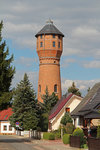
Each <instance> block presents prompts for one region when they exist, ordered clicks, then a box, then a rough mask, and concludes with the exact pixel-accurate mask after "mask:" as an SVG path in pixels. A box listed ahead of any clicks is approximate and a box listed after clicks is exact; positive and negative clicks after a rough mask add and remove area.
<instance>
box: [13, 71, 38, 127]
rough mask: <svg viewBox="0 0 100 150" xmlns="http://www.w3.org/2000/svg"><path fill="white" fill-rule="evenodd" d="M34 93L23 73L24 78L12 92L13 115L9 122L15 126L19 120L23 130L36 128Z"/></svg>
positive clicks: (36, 116) (36, 117)
mask: <svg viewBox="0 0 100 150" xmlns="http://www.w3.org/2000/svg"><path fill="white" fill-rule="evenodd" d="M36 104H37V100H36V94H35V92H34V90H33V88H32V85H31V84H30V82H29V79H28V76H27V74H26V73H25V75H24V79H23V80H21V82H20V83H19V84H18V85H17V88H16V89H15V92H14V100H13V107H12V108H13V112H14V113H13V115H12V116H11V117H10V122H11V125H12V126H13V127H15V125H16V122H19V125H20V127H21V128H22V129H23V130H29V129H36V128H37V124H38V115H37V105H36Z"/></svg>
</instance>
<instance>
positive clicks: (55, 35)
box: [35, 20, 64, 102]
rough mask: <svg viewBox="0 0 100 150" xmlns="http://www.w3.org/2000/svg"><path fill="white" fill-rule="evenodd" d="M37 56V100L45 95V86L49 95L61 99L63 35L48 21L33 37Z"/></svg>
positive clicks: (40, 99)
mask: <svg viewBox="0 0 100 150" xmlns="http://www.w3.org/2000/svg"><path fill="white" fill-rule="evenodd" d="M35 36H36V38H37V53H38V56H39V61H40V64H39V80H38V100H39V101H41V102H42V98H41V95H43V94H44V93H45V89H46V86H47V87H48V91H49V93H50V94H52V92H55V93H56V95H58V98H59V99H60V98H61V95H62V93H61V79H60V57H61V54H62V50H63V37H64V35H63V34H62V33H61V32H60V31H59V30H58V29H57V28H56V27H55V26H54V25H53V22H52V21H51V20H49V21H48V22H47V24H46V25H45V26H44V27H43V28H42V29H41V30H40V31H39V32H38V33H37V34H36V35H35Z"/></svg>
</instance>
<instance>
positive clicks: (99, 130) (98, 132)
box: [97, 125, 100, 138]
mask: <svg viewBox="0 0 100 150" xmlns="http://www.w3.org/2000/svg"><path fill="white" fill-rule="evenodd" d="M97 138H100V125H99V126H98V128H97Z"/></svg>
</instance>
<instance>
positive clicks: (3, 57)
mask: <svg viewBox="0 0 100 150" xmlns="http://www.w3.org/2000/svg"><path fill="white" fill-rule="evenodd" d="M2 28H3V22H2V21H1V23H0V109H5V108H6V106H8V105H9V104H10V101H11V98H12V91H11V89H10V86H11V82H12V79H13V75H14V73H15V68H13V66H12V65H11V63H12V61H13V55H12V56H11V57H8V56H9V49H8V47H6V42H5V41H2Z"/></svg>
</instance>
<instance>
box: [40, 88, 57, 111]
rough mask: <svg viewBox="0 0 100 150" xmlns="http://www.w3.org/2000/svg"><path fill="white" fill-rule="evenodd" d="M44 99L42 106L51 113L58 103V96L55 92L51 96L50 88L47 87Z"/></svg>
mask: <svg viewBox="0 0 100 150" xmlns="http://www.w3.org/2000/svg"><path fill="white" fill-rule="evenodd" d="M42 99H43V103H42V106H43V108H44V109H45V111H46V112H48V113H49V112H50V111H51V109H52V108H53V107H54V106H55V104H56V103H57V101H58V96H56V94H55V93H54V92H53V93H52V94H51V95H49V92H48V87H46V90H45V94H44V95H43V96H42Z"/></svg>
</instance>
